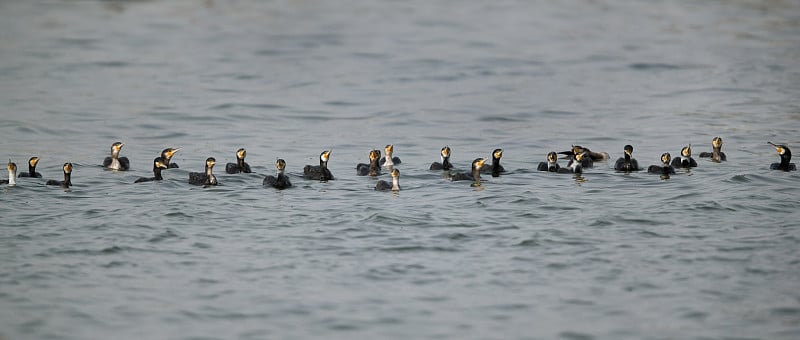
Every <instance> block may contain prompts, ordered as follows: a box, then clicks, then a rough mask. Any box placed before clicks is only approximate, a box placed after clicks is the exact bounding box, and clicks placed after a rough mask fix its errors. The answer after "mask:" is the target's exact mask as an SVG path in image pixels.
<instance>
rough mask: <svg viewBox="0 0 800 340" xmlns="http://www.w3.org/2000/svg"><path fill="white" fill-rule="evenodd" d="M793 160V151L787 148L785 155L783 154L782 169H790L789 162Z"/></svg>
mask: <svg viewBox="0 0 800 340" xmlns="http://www.w3.org/2000/svg"><path fill="white" fill-rule="evenodd" d="M784 150H786V149H784ZM791 160H792V153H791V152H790V151H789V150H786V151H785V152H784V153H783V155H781V169H789V162H791Z"/></svg>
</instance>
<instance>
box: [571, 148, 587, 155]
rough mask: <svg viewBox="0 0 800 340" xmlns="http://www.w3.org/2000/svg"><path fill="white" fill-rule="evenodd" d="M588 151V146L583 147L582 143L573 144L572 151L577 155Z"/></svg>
mask: <svg viewBox="0 0 800 340" xmlns="http://www.w3.org/2000/svg"><path fill="white" fill-rule="evenodd" d="M586 151H589V150H587V149H586V148H584V147H582V146H580V145H573V146H572V153H573V154H575V156H577V155H579V154H582V153H584V152H586Z"/></svg>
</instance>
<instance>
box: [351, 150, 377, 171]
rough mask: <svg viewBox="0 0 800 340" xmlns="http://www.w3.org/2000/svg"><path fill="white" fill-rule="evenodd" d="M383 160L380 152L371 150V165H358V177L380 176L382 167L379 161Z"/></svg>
mask: <svg viewBox="0 0 800 340" xmlns="http://www.w3.org/2000/svg"><path fill="white" fill-rule="evenodd" d="M380 158H381V152H380V151H379V150H371V151H370V152H369V164H365V163H358V164H357V165H356V175H358V176H366V175H370V176H380V174H381V166H380V165H378V163H379V162H378V159H380Z"/></svg>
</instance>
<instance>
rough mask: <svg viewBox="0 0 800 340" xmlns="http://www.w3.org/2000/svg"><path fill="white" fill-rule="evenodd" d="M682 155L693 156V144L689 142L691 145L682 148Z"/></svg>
mask: <svg viewBox="0 0 800 340" xmlns="http://www.w3.org/2000/svg"><path fill="white" fill-rule="evenodd" d="M681 156H683V157H692V144H689V146H684V147H683V149H681Z"/></svg>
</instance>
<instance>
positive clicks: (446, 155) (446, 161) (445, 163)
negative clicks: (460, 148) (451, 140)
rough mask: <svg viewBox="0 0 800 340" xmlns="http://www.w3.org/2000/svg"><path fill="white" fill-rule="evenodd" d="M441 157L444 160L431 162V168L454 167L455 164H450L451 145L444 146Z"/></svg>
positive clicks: (446, 168) (444, 168)
mask: <svg viewBox="0 0 800 340" xmlns="http://www.w3.org/2000/svg"><path fill="white" fill-rule="evenodd" d="M441 158H442V162H441V163H439V162H433V163H431V167H430V170H450V169H452V168H453V164H450V147H449V146H445V147H443V148H442V151H441Z"/></svg>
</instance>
